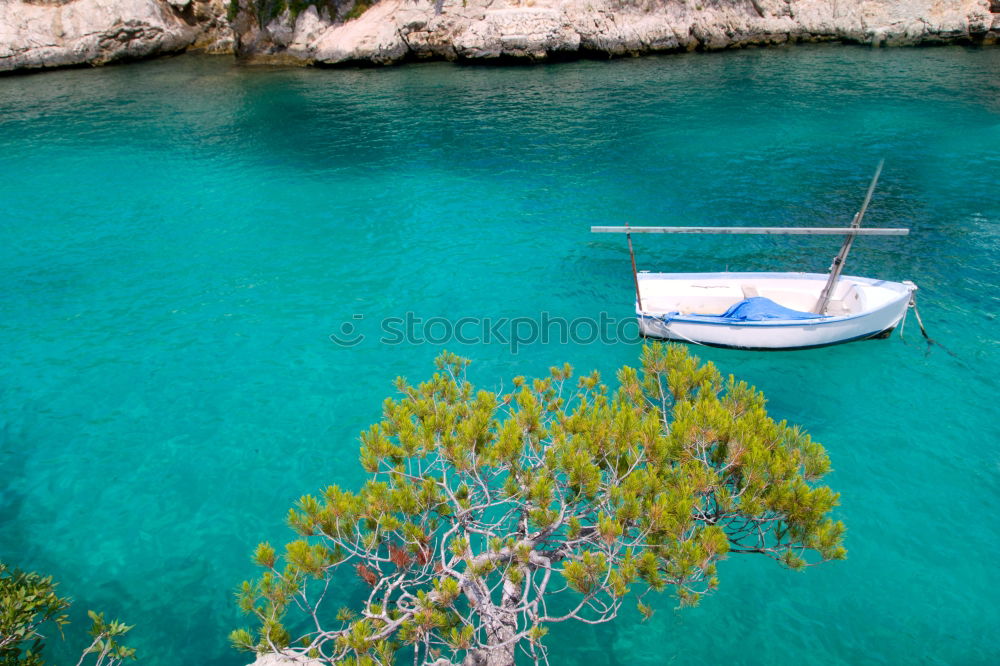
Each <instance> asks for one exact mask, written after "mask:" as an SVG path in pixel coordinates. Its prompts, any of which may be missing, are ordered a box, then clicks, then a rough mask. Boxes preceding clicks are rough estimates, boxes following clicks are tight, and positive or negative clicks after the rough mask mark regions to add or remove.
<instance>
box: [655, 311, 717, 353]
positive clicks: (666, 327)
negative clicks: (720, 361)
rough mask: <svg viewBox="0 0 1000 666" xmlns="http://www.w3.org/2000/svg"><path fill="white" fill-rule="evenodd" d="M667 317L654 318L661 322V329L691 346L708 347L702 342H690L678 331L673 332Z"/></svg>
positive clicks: (690, 340)
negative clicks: (682, 339)
mask: <svg viewBox="0 0 1000 666" xmlns="http://www.w3.org/2000/svg"><path fill="white" fill-rule="evenodd" d="M667 317H668V315H665V314H662V315H660V316H658V317H655V319H659V320H660V321H661V322H663V328H665V329H667V331H668V332H669V333H670V334H672V335H676V336H678V337H681V338H684V339H685V340H686V341H688V342H690V343H691V344H693V345H699V346H701V347H708V345H706V344H705V343H704V342H698V341H697V340H692V339H691V338H689V337H688V336H686V335H684V334H683V333H681V332H680V331H675V330H673V329H672V328H670V320H669V319H668V318H667Z"/></svg>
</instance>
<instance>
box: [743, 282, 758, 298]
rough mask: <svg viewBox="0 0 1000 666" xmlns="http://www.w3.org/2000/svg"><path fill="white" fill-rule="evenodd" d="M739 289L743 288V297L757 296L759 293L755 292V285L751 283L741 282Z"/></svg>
mask: <svg viewBox="0 0 1000 666" xmlns="http://www.w3.org/2000/svg"><path fill="white" fill-rule="evenodd" d="M740 289H742V290H743V298H757V297H758V296H760V294H758V293H757V287H755V286H753V285H752V284H741V285H740Z"/></svg>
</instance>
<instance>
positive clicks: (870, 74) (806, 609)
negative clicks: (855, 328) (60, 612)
mask: <svg viewBox="0 0 1000 666" xmlns="http://www.w3.org/2000/svg"><path fill="white" fill-rule="evenodd" d="M997 146H1000V50H996V49H993V50H967V49H960V48H941V49H928V50H915V49H914V50H881V51H872V50H865V49H859V48H844V47H826V48H796V49H791V50H763V51H745V52H737V53H726V54H713V55H697V56H678V57H668V58H646V59H637V60H622V61H613V62H607V63H596V62H583V63H575V64H563V65H558V66H551V67H550V66H544V67H532V68H509V69H495V68H468V69H466V68H457V67H452V66H447V65H423V66H412V67H405V68H401V69H389V70H365V71H323V70H266V69H241V68H238V67H235V66H232V65H231V63H230V62H229V61H228V60H226V59H222V58H219V59H210V58H189V57H183V58H176V59H170V60H161V61H157V62H151V63H145V64H141V65H135V66H127V67H114V68H107V69H101V70H74V71H67V72H57V73H47V74H45V75H39V76H28V77H17V78H3V79H0V155H2V159H0V202H2V207H3V212H4V214H3V217H2V219H0V266H2V267H3V275H4V281H3V287H2V288H0V358H2V359H3V361H2V364H0V475H2V478H0V558H2V559H3V560H5V561H8V562H11V563H16V564H18V565H20V566H22V567H25V568H33V569H38V570H42V571H46V572H50V573H52V574H54V575H55V576H56V577H57V578H58V579H59V580H60V581H62V590H63V591H64V592H65V593H67V594H70V595H72V596H73V597H75V598H76V600H77V604H76V610H77V616H78V618H79V619H80V621H79V622H78V628H80V625H83V624H84V621H83V619H82V618H80V616H82V612H83V610H84V609H85V608H98V609H104V610H106V611H107V612H108V613H110V614H113V615H119V616H121V617H123V618H125V619H126V620H127V621H128V622H130V623H134V624H136V625H137V627H136V629H135V630H134V634H133V635H134V640H133V642H134V644H135V645H136V646H137V647H138V648H139V649H140V652H141V657H142V662H143V663H148V664H179V663H199V664H206V665H209V664H211V665H220V666H221V665H237V664H243V663H246V661H247V660H246V659H245V658H244V657H242V656H241V655H239V654H237V653H234V652H232V651H231V650H230V649H229V648H228V646H227V645H226V642H225V635H226V634H227V633H228V631H229V630H230V629H231V628H233V627H234V626H239V625H240V624H241V623H242V620H241V619H240V618H239V617H238V616H237V614H236V612H235V611H234V609H233V605H232V602H231V598H232V590H233V589H234V587H235V586H236V585H237V584H238V583H239V582H240V581H241V580H242V579H243V578H245V577H246V576H249V575H252V573H253V568H252V567H251V565H250V563H249V554H250V551H251V549H252V547H253V546H254V545H255V544H256V543H257V542H258V541H259V540H262V539H270V540H271V541H272V542H284V541H285V540H287V538H288V537H289V536H290V535H289V533H288V531H287V530H286V529H285V528H284V527H283V525H282V521H283V518H284V515H285V512H286V510H287V508H288V507H289V506H290V505H291V503H292V502H293V501H294V500H295V499H296V498H297V497H298V496H300V495H301V494H303V493H307V492H312V491H314V490H315V489H316V488H318V487H321V486H325V485H326V484H329V483H340V484H342V485H347V486H355V485H357V484H358V483H359V482H360V480H361V479H362V478H363V477H362V474H361V471H360V468H359V466H358V464H357V462H356V460H357V456H356V450H357V443H356V434H357V432H359V431H360V430H361V429H362V428H364V427H366V426H367V425H368V424H369V423H370V422H371V421H372V420H374V419H375V418H376V417H377V416H378V413H379V406H380V402H381V400H382V398H383V397H385V396H386V395H387V394H388V393H389V392H390V390H391V381H392V379H393V378H394V377H395V376H396V375H398V374H405V375H407V376H409V377H411V378H420V377H423V376H425V375H426V374H428V373H429V372H430V369H431V360H432V359H433V357H434V356H435V355H436V353H437V352H438V351H439V349H440V348H439V347H435V346H433V345H420V346H412V345H409V346H391V347H390V346H384V345H380V344H378V343H377V338H378V336H379V330H378V324H377V322H378V320H379V319H380V318H382V317H386V316H399V315H402V314H403V313H405V312H406V311H412V312H414V313H415V314H416V315H417V316H421V317H424V318H427V317H431V316H437V315H440V316H445V317H451V318H457V317H461V316H467V315H468V316H489V317H494V318H496V317H513V316H532V317H537V316H538V315H539V313H541V312H549V313H552V314H553V315H561V316H566V317H575V316H580V315H590V316H596V315H597V314H598V313H600V312H607V313H609V315H611V316H613V317H628V315H629V309H630V307H629V303H630V300H631V288H632V287H631V280H630V277H629V274H628V270H629V266H628V258H627V254H626V252H625V248H624V239H622V238H620V237H617V236H600V237H598V236H592V235H591V234H589V233H588V228H589V226H590V225H591V224H618V223H622V222H624V221H629V222H631V223H633V224H691V223H706V224H761V225H785V224H797V225H808V224H835V225H839V224H847V223H848V222H849V220H850V217H851V215H852V214H853V211H854V210H855V209H856V207H857V206H858V204H859V202H860V199H861V198H862V196H863V193H864V188H865V186H866V184H867V180H868V178H869V177H870V173H871V171H872V169H873V168H874V165H875V163H876V162H877V161H878V159H879V158H880V157H885V158H886V169H885V172H884V174H883V177H882V180H881V183H880V186H879V189H878V191H877V193H876V196H875V199H874V201H873V203H872V206H871V209H870V211H869V214H868V218H867V221H868V222H869V223H870V224H873V225H881V226H889V225H906V226H909V227H911V228H912V229H913V233H912V235H911V236H910V237H908V238H903V239H899V238H864V239H862V240H860V241H859V242H858V243H857V244H856V245H855V250H854V252H853V253H852V256H851V258H850V264H849V271H848V272H849V273H855V274H861V275H872V276H879V277H885V278H888V279H907V278H909V279H913V280H915V281H916V282H917V283H918V284H919V285H920V287H921V292H920V305H921V312H922V314H923V316H924V320H925V323H926V324H927V326H928V328H929V330H930V332H931V334H932V335H933V336H934V337H935V338H937V339H938V340H940V341H942V342H944V344H945V345H947V347H948V348H949V349H950V350H951V351H953V352H954V354H955V356H951V355H949V354H948V353H946V352H944V351H943V350H941V349H939V348H935V349H932V350H930V351H929V353H928V351H927V349H926V347H925V346H924V345H923V343H922V341H921V340H920V339H919V337H918V336H917V329H916V326H915V325H914V324H915V322H913V321H911V322H910V325H908V326H907V342H909V344H906V343H904V342H903V341H901V340H899V338H898V337H894V338H893V339H891V340H888V341H877V342H866V343H859V344H852V345H846V346H843V347H835V348H829V349H824V350H817V351H808V352H793V353H782V354H757V353H743V352H734V351H721V350H704V349H701V350H698V352H699V353H700V354H701V355H702V356H703V357H704V358H709V359H712V360H714V361H716V362H717V363H718V364H719V365H720V367H721V368H722V369H723V371H727V372H734V373H737V374H738V375H739V376H740V377H742V378H745V379H747V380H748V381H750V382H752V383H754V384H756V385H757V386H758V387H759V388H761V389H763V390H764V391H765V392H766V394H767V395H768V396H769V398H770V401H771V402H770V404H771V409H772V412H773V414H774V415H775V416H777V417H780V418H787V419H789V420H790V421H793V422H797V423H800V424H802V425H804V426H805V427H807V428H808V429H809V430H810V431H811V432H812V433H813V434H814V436H815V437H816V438H817V439H818V440H820V441H821V442H823V443H824V444H825V445H826V446H827V448H828V449H829V452H830V455H831V457H832V459H833V462H834V467H835V468H836V471H835V472H834V473H833V474H831V475H830V477H829V478H828V481H829V483H830V484H831V485H832V486H833V487H834V488H835V489H836V490H838V491H840V492H841V493H842V506H841V507H840V509H839V510H838V515H839V517H841V518H843V520H844V521H845V522H846V523H847V525H848V527H849V529H850V532H849V535H848V542H847V545H848V548H849V551H850V553H849V558H850V559H849V560H848V561H847V562H844V563H837V564H830V565H826V566H823V567H819V568H816V569H813V570H810V571H808V572H807V573H805V574H796V573H792V572H788V571H786V570H783V569H781V568H780V567H778V566H777V565H774V564H773V563H771V562H769V561H764V560H754V559H749V560H748V559H732V560H729V561H728V562H726V563H725V564H724V565H723V567H722V572H721V574H722V575H721V578H722V586H721V589H720V591H719V592H718V593H717V594H716V595H714V596H713V597H710V598H708V599H707V600H706V601H705V602H704V603H703V605H702V606H701V607H700V608H697V609H692V610H685V611H674V610H673V609H672V607H673V605H674V603H673V601H672V600H671V599H670V598H668V597H663V598H662V599H661V600H660V601H659V602H658V607H659V612H658V613H657V615H656V616H654V619H653V620H652V621H650V622H648V623H647V624H645V625H639V624H638V622H637V618H636V617H635V615H634V614H632V613H629V614H627V615H626V616H625V617H623V618H622V619H620V621H618V622H617V623H615V624H613V625H608V626H603V627H598V628H587V627H566V628H560V629H558V630H556V631H554V632H553V637H552V644H553V663H561V664H609V665H610V664H619V663H642V664H662V663H678V664H686V663H733V664H767V663H784V662H791V661H793V660H797V661H799V662H804V663H816V664H855V663H871V664H897V663H912V662H915V661H916V662H920V663H931V664H934V663H937V664H977V663H995V662H996V661H997V660H998V659H1000V647H998V646H1000V632H998V627H1000V610H998V609H997V606H996V604H995V590H996V588H997V587H998V585H1000V575H998V574H997V569H996V567H995V565H994V563H993V557H994V554H995V552H996V550H997V547H998V546H1000V538H998V532H997V519H996V513H997V511H998V509H1000V482H998V478H1000V475H998V472H1000V452H998V442H1000V426H998V424H997V417H998V415H1000V414H998V409H997V407H996V406H995V401H996V397H997V386H998V382H997V380H996V376H997V375H998V372H1000V356H998V353H997V352H998V346H1000V345H998V326H997V321H996V314H995V313H996V311H997V306H998V300H1000V299H998V297H997V294H998V293H1000V291H998V288H1000V277H998V274H997V266H996V264H997V259H998V249H1000V231H998V230H1000V200H998V197H997V182H998V177H1000V153H998V151H997ZM837 245H838V241H836V240H833V239H829V238H790V239H784V240H775V239H770V238H749V237H747V238H725V237H717V238H674V239H665V238H652V237H642V238H639V239H637V252H638V261H639V264H640V268H650V269H659V270H676V271H695V270H722V269H725V268H726V267H727V266H728V267H729V268H731V269H733V270H737V269H740V270H743V269H746V270H753V269H765V270H770V269H788V270H817V271H821V270H824V269H825V268H826V266H827V265H828V264H829V261H830V258H831V257H832V255H833V254H834V253H835V251H836V249H837ZM354 314H361V315H364V319H363V320H360V321H358V322H357V323H358V324H359V330H360V331H361V332H364V333H366V334H368V336H369V337H368V339H367V340H366V341H365V342H363V343H361V344H359V345H358V346H356V347H354V348H352V349H343V348H339V347H337V346H335V345H334V344H333V343H332V342H331V341H330V340H329V339H328V336H329V335H330V334H331V333H334V332H336V331H338V330H339V329H340V326H341V323H342V322H344V321H345V320H351V317H352V315H354ZM352 321H354V320H352ZM449 348H451V349H456V350H458V351H461V352H462V353H464V354H465V355H467V356H470V357H471V358H473V359H474V360H475V365H474V367H473V378H474V379H476V380H477V381H479V382H481V383H483V384H486V385H490V386H496V385H497V384H498V382H499V381H500V380H501V379H506V380H508V381H509V378H510V377H512V376H514V375H517V374H532V373H541V372H544V371H545V368H547V367H548V366H549V365H551V364H554V363H557V362H561V361H570V362H571V363H573V364H574V365H575V366H577V367H578V368H580V369H582V370H589V369H591V368H597V369H600V370H601V371H603V372H604V373H605V376H606V377H608V378H611V377H612V375H613V371H614V370H615V369H616V368H617V367H619V366H620V365H622V364H624V363H634V362H635V359H636V355H637V352H638V349H637V348H636V347H635V346H631V345H626V344H620V345H601V344H593V345H586V346H579V345H575V346H569V345H566V346H561V345H558V344H548V345H542V344H535V345H528V346H526V347H524V348H522V349H521V350H520V351H519V353H517V354H516V355H515V354H511V353H510V349H509V348H508V347H507V346H505V345H502V344H478V345H467V346H462V345H456V344H452V345H449ZM348 584H349V585H354V584H355V581H351V582H350V583H348ZM358 584H360V583H358ZM70 652H73V650H65V651H64V652H62V653H59V654H58V656H59V657H60V658H59V659H57V660H56V663H61V662H62V661H65V660H66V659H67V658H68V657H65V655H67V654H69V653H70ZM74 661H75V660H74Z"/></svg>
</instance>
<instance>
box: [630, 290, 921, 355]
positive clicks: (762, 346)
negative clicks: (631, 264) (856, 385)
mask: <svg viewBox="0 0 1000 666" xmlns="http://www.w3.org/2000/svg"><path fill="white" fill-rule="evenodd" d="M639 277H640V293H641V294H642V293H644V294H645V295H644V297H643V301H644V305H646V310H645V311H643V310H639V308H638V307H637V308H636V314H637V316H638V319H639V329H640V331H641V333H642V334H643V335H644V336H646V337H652V338H660V339H665V340H674V341H678V342H691V343H696V344H702V345H708V346H712V347H727V348H735V349H751V350H786V351H788V350H796V349H814V348H817V347H827V346H830V345H837V344H843V343H845V342H853V341H856V340H864V339H868V338H877V337H880V336H883V337H884V336H886V335H887V334H888V333H889V332H891V331H892V329H894V328H895V327H896V326H897V325H898V324H899V322H900V320H901V319H902V318H903V316H904V315H905V314H906V309H907V306H908V304H909V302H910V298H911V292H912V290H913V289H914V288H915V287H912V286H911V285H910V284H903V283H900V282H888V281H884V280H872V279H869V278H859V277H852V276H843V277H842V278H841V283H840V284H838V293H840V294H845V293H846V294H851V293H853V292H851V291H850V290H851V289H852V288H854V289H855V290H856V291H857V292H858V293H859V294H860V297H861V298H863V299H865V300H866V301H870V302H871V304H870V305H869V306H866V307H864V308H861V306H858V308H859V309H858V311H856V312H850V313H845V314H842V315H840V316H829V317H823V318H821V319H805V320H802V319H796V320H781V319H778V320H774V319H771V320H764V321H732V320H726V319H725V318H723V317H721V316H711V315H697V314H682V313H680V312H671V311H669V308H670V307H671V306H673V305H676V302H673V301H670V300H669V299H670V294H671V293H678V292H683V291H684V290H687V291H688V292H690V291H692V290H696V289H697V288H701V289H703V290H715V292H714V293H720V292H723V291H724V290H725V289H726V288H728V287H730V286H731V285H738V286H739V287H741V288H742V289H744V290H745V289H747V287H748V286H750V287H752V288H754V289H757V288H759V289H760V290H761V291H767V290H770V292H771V293H783V294H792V296H791V297H792V298H799V299H800V300H799V303H798V305H800V307H801V304H802V303H805V302H808V301H809V300H810V299H814V296H813V292H815V298H818V295H819V292H820V290H821V289H822V286H823V284H824V283H825V279H826V276H825V275H821V274H809V273H784V274H774V273H714V274H670V273H660V274H650V273H646V274H640V276H639ZM643 286H645V287H646V288H645V289H643ZM654 287H655V288H654ZM782 290H784V291H782ZM647 298H648V299H649V300H647ZM657 298H659V300H660V303H661V304H662V303H667V304H668V305H664V307H663V308H661V311H660V312H657V311H656V304H657ZM813 302H815V300H813ZM650 306H653V307H650ZM802 309H805V308H802Z"/></svg>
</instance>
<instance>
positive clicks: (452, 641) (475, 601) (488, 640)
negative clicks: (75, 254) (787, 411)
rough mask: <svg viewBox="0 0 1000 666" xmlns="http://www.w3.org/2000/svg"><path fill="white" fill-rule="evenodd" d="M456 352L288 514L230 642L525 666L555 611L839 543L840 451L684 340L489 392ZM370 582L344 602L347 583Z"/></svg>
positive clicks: (581, 616)
mask: <svg viewBox="0 0 1000 666" xmlns="http://www.w3.org/2000/svg"><path fill="white" fill-rule="evenodd" d="M468 363H469V362H468V361H467V360H465V359H462V358H459V357H457V356H455V355H453V354H448V353H445V354H443V355H442V356H441V357H439V358H438V360H437V367H438V372H436V373H435V374H434V375H433V377H432V378H431V379H430V380H429V381H426V382H423V383H420V384H419V385H416V386H414V385H412V384H410V383H408V382H407V381H406V380H404V379H399V380H397V384H396V388H397V389H398V392H399V397H397V398H395V399H388V400H386V401H385V403H384V411H383V419H382V420H381V422H379V423H377V424H375V425H373V426H372V427H371V428H369V429H368V430H367V431H365V432H363V433H362V435H361V443H362V446H361V456H360V457H361V464H362V466H363V467H364V469H365V471H366V472H367V473H368V474H370V475H371V478H370V479H369V480H368V481H367V482H366V483H365V484H364V485H363V486H362V487H361V489H360V490H359V491H357V492H350V491H347V490H343V489H341V488H338V487H337V486H331V487H329V488H327V489H326V490H325V491H323V492H322V493H321V494H320V496H319V497H313V496H311V495H307V496H305V497H302V498H301V499H300V500H299V502H298V503H297V505H296V507H295V508H293V509H292V510H291V511H290V513H289V516H288V522H289V524H290V525H291V527H292V528H293V529H294V530H295V531H296V532H297V533H298V534H299V535H300V538H298V539H297V540H294V541H292V542H291V543H289V544H287V545H286V546H285V547H284V552H283V553H282V554H281V556H280V557H279V555H278V553H277V552H276V550H275V549H274V548H273V547H272V546H270V545H269V544H267V543H262V544H260V545H259V546H258V547H257V550H256V552H255V555H254V559H255V560H256V562H257V564H259V565H260V566H261V567H263V569H264V571H263V573H262V575H261V576H260V577H259V578H257V579H256V580H253V581H248V582H245V583H244V584H243V586H242V589H241V590H240V592H239V594H238V599H239V605H240V607H241V609H242V610H243V611H244V612H246V613H248V614H250V615H252V616H253V617H255V618H256V625H257V626H256V628H255V629H254V630H253V631H252V632H251V630H248V629H240V630H237V631H235V632H233V634H232V636H231V639H232V641H233V643H234V644H235V645H236V646H237V647H239V648H241V649H245V650H252V651H257V652H260V653H266V652H279V653H285V654H298V655H302V656H303V657H310V658H312V659H315V660H317V661H318V662H320V663H331V664H332V663H338V664H339V663H343V664H359V665H360V664H392V663H393V662H394V659H395V658H396V655H397V653H399V652H400V651H404V654H405V655H406V657H407V659H408V660H409V659H412V660H413V663H424V664H427V663H435V662H439V663H449V662H450V663H464V664H489V665H491V666H509V665H511V664H513V663H514V660H515V656H516V655H517V654H518V653H521V654H523V655H526V657H527V658H528V659H529V660H533V661H534V662H536V663H537V662H542V661H544V660H545V654H546V646H545V640H544V637H545V634H546V632H547V627H548V626H549V625H551V624H553V623H560V622H568V621H583V622H588V623H601V622H608V621H610V620H612V619H613V618H615V617H616V616H617V615H618V613H619V611H620V610H621V608H622V605H623V604H624V603H626V600H628V599H630V598H631V599H634V602H635V603H637V604H638V607H639V609H640V611H642V613H643V614H646V615H648V614H649V613H651V612H652V610H651V606H650V605H648V604H647V603H646V598H647V595H648V594H649V593H650V592H661V591H664V590H668V589H669V590H673V591H674V593H675V594H676V595H677V597H678V598H679V600H680V603H681V605H693V604H697V603H698V601H699V600H700V599H701V598H702V596H703V595H704V594H705V593H707V592H710V591H712V590H714V589H715V588H716V586H717V585H718V578H717V565H718V562H719V561H720V560H722V559H724V558H725V557H726V556H727V555H729V554H731V553H757V554H761V555H764V556H766V557H770V558H772V559H775V560H777V561H778V562H780V563H782V564H783V565H785V566H787V567H790V568H793V569H801V568H804V567H807V566H810V565H813V564H817V563H819V562H822V561H825V560H836V559H843V558H844V557H845V555H846V551H845V550H844V548H843V545H842V539H843V534H844V526H843V524H842V523H840V522H835V521H833V520H832V519H831V518H830V517H829V513H830V511H831V509H832V508H833V507H834V506H835V505H836V504H837V499H838V495H837V494H835V493H834V492H832V491H831V490H830V489H829V488H828V487H826V486H818V485H815V483H814V482H815V481H816V480H818V479H819V478H820V477H822V476H823V475H824V474H825V473H826V472H827V471H829V469H830V462H829V459H828V457H827V455H826V452H825V451H824V450H823V448H822V447H821V446H820V445H819V444H817V443H815V442H813V441H812V440H811V439H810V437H809V436H808V435H807V434H806V433H804V432H803V431H802V430H801V429H799V428H798V427H793V426H789V425H787V424H786V423H785V422H783V421H782V422H775V421H774V420H773V419H772V418H770V417H769V416H768V415H767V412H766V410H765V400H764V396H763V395H762V394H761V393H760V392H758V391H757V390H756V389H754V388H753V387H750V386H748V385H747V384H746V383H744V382H740V381H737V380H735V379H734V378H733V377H731V376H730V377H729V378H727V379H723V377H722V376H721V374H720V373H719V371H718V370H717V369H716V368H715V366H714V365H713V364H711V363H707V364H704V365H702V364H700V363H699V361H698V359H697V358H696V357H693V356H691V355H689V354H688V352H687V351H686V349H685V348H683V347H680V346H677V345H661V344H654V345H650V346H646V347H645V348H644V349H643V353H642V358H641V370H637V369H634V368H631V367H627V366H626V367H623V368H622V369H621V370H620V371H619V372H618V376H617V382H618V389H617V391H615V392H613V393H612V392H610V391H609V390H608V388H607V387H606V386H605V385H604V384H602V383H601V381H600V377H599V375H598V374H597V373H593V374H590V375H586V376H582V377H580V378H578V379H576V380H575V381H574V379H573V371H572V368H571V367H570V366H568V365H566V366H563V367H555V368H552V369H551V372H550V376H549V377H546V378H543V379H535V380H533V381H528V380H525V379H524V378H522V377H518V378H515V379H514V382H513V387H514V388H513V390H512V391H511V392H509V393H503V392H501V393H493V392H489V391H483V390H479V391H477V390H476V389H475V388H474V387H473V386H472V384H471V383H470V382H469V381H468V380H467V379H466V376H465V370H466V368H467V366H468ZM349 585H355V586H359V587H363V588H365V589H366V590H367V594H366V599H365V601H364V603H362V604H360V605H359V606H358V607H356V608H350V609H348V608H341V609H337V608H331V607H330V605H331V601H330V598H331V597H333V596H335V595H334V594H331V592H330V590H331V587H342V586H349Z"/></svg>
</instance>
